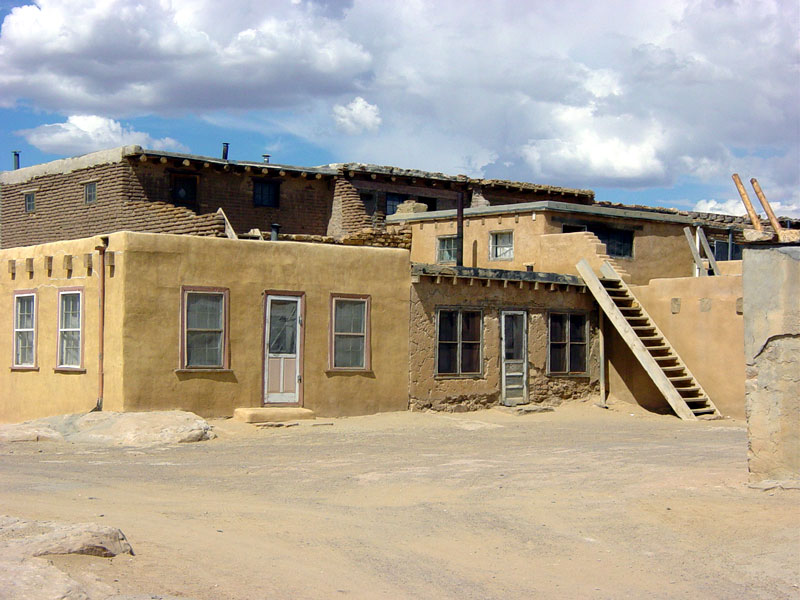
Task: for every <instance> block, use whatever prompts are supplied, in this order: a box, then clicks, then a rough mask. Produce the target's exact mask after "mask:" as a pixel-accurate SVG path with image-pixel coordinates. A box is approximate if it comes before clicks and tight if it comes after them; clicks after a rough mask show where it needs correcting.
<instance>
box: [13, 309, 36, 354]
mask: <svg viewBox="0 0 800 600" xmlns="http://www.w3.org/2000/svg"><path fill="white" fill-rule="evenodd" d="M12 365H13V366H14V367H33V366H35V365H36V296H35V295H34V294H16V295H15V296H14V361H13V363H12Z"/></svg>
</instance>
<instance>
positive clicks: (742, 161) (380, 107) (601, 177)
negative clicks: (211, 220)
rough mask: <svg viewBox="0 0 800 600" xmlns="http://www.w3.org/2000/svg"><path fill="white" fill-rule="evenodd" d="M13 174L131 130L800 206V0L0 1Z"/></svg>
mask: <svg viewBox="0 0 800 600" xmlns="http://www.w3.org/2000/svg"><path fill="white" fill-rule="evenodd" d="M0 20H2V30H0V169H8V168H11V165H12V156H11V151H12V150H20V151H21V152H22V158H21V160H22V164H23V165H30V164H35V163H38V162H43V161H47V160H51V159H55V158H60V157H63V156H70V155H76V154H82V153H85V152H90V151H93V150H98V149H102V148H107V147H112V146H117V145H122V144H140V145H142V146H145V147H149V148H157V149H172V150H178V151H183V152H191V153H195V154H205V155H212V156H216V155H218V154H219V152H220V146H221V143H222V142H229V143H230V144H231V150H230V157H231V158H233V159H242V160H260V157H261V154H263V153H269V154H272V161H273V162H277V163H284V164H297V165H316V164H325V163H331V162H369V163H377V164H387V165H395V166H399V167H407V168H417V169H423V170H430V171H442V172H445V173H450V174H458V173H464V174H468V175H471V176H474V177H493V178H494V177H496V178H504V179H515V180H522V181H532V182H535V183H542V184H550V185H561V186H569V187H581V188H591V189H593V190H595V192H596V197H597V199H598V200H605V201H610V202H622V203H626V204H649V205H660V206H675V207H679V208H684V209H691V208H698V209H700V210H716V211H720V212H730V211H733V212H737V213H741V212H743V211H742V209H741V207H740V204H741V203H740V201H739V200H738V195H737V194H736V190H735V188H734V186H733V183H732V182H731V179H730V176H731V173H733V172H738V173H740V174H741V176H742V178H743V179H745V180H747V179H749V178H750V177H757V178H758V180H759V182H760V183H761V185H762V187H763V188H764V191H765V192H766V194H767V197H768V198H769V199H770V201H771V202H772V203H773V206H774V207H776V209H777V210H776V212H778V213H779V214H784V215H789V216H800V43H799V42H798V40H799V39H800V10H799V9H798V3H797V2H796V0H791V1H759V0H748V1H736V0H715V1H712V0H698V1H674V2H667V1H654V2H633V1H614V0H604V1H603V2H600V3H598V2H588V1H586V2H584V1H572V0H558V1H557V0H536V1H535V2H534V1H532V0H531V1H528V2H525V1H522V0H509V1H502V0H499V1H496V2H490V3H486V2H479V1H477V0H460V1H456V0H435V1H429V0H408V1H405V2H402V3H399V2H389V1H388V0H370V1H362V0H329V1H323V0H318V1H308V0H272V1H271V2H269V3H265V2H263V1H262V0H252V1H251V0H234V1H232V2H228V3H221V2H218V1H215V0H192V1H189V0H125V1H122V0H91V1H86V0H39V1H38V2H35V3H33V2H9V1H8V0H0Z"/></svg>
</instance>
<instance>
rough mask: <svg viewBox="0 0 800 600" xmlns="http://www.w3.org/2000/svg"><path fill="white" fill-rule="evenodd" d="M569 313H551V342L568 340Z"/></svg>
mask: <svg viewBox="0 0 800 600" xmlns="http://www.w3.org/2000/svg"><path fill="white" fill-rule="evenodd" d="M566 321H567V315H563V314H559V313H551V314H550V341H551V342H566V341H567V328H566V325H567V323H566Z"/></svg>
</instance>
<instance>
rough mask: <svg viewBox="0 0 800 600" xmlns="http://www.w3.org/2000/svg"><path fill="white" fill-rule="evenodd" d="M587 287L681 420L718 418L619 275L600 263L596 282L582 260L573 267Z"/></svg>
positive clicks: (685, 368)
mask: <svg viewBox="0 0 800 600" xmlns="http://www.w3.org/2000/svg"><path fill="white" fill-rule="evenodd" d="M576 267H577V269H578V272H579V273H580V274H581V277H582V278H583V281H584V283H585V284H586V287H588V288H589V290H590V291H591V292H592V295H593V296H594V297H595V300H597V303H598V304H599V305H600V308H602V309H603V312H604V313H605V314H606V316H607V317H608V319H609V321H611V322H612V323H613V324H614V327H616V329H617V331H618V332H619V334H620V335H621V336H622V339H623V340H625V343H626V344H627V345H628V347H629V348H630V349H631V350H632V351H633V354H634V356H635V357H636V358H637V360H638V361H639V362H640V363H641V365H642V367H644V370H645V371H646V372H647V374H648V375H649V376H650V378H651V379H652V380H653V383H655V385H656V387H657V388H658V389H659V391H661V393H662V394H663V395H664V398H665V399H666V400H667V402H669V405H670V406H671V407H672V410H674V411H675V414H676V415H678V416H679V417H680V418H681V419H684V420H695V419H697V418H698V417H700V418H705V419H709V418H718V417H720V416H721V415H720V412H719V411H718V410H717V407H716V406H714V404H713V403H712V402H711V399H710V398H709V397H708V394H706V392H705V390H703V388H702V386H701V385H700V384H699V383H698V382H697V380H696V379H695V378H694V375H692V373H691V372H690V371H689V369H688V368H687V367H686V365H685V364H684V363H683V361H682V360H681V359H680V357H679V356H678V354H677V353H676V352H675V350H674V349H673V348H672V346H671V345H670V343H669V341H668V340H667V338H666V337H664V334H663V333H661V330H659V329H658V327H656V325H655V323H654V322H653V320H652V319H651V318H650V316H649V315H648V314H647V312H646V311H645V310H644V308H643V307H642V306H641V304H640V303H639V301H638V300H637V299H636V297H635V296H634V295H633V293H632V292H631V291H630V289H629V288H628V286H627V285H626V284H625V282H624V281H623V280H622V279H621V278H620V276H619V274H618V273H617V272H616V271H615V270H614V268H613V267H612V266H611V265H610V264H609V263H608V262H605V263H603V266H602V267H601V272H602V275H603V278H602V279H598V278H597V276H596V275H595V274H594V271H592V268H591V267H590V266H589V263H588V262H586V260H585V259H583V260H581V261H580V262H579V263H578V264H577V265H576Z"/></svg>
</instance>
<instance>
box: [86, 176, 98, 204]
mask: <svg viewBox="0 0 800 600" xmlns="http://www.w3.org/2000/svg"><path fill="white" fill-rule="evenodd" d="M95 202H97V182H96V181H90V182H89V183H84V184H83V203H84V204H94V203H95Z"/></svg>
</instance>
